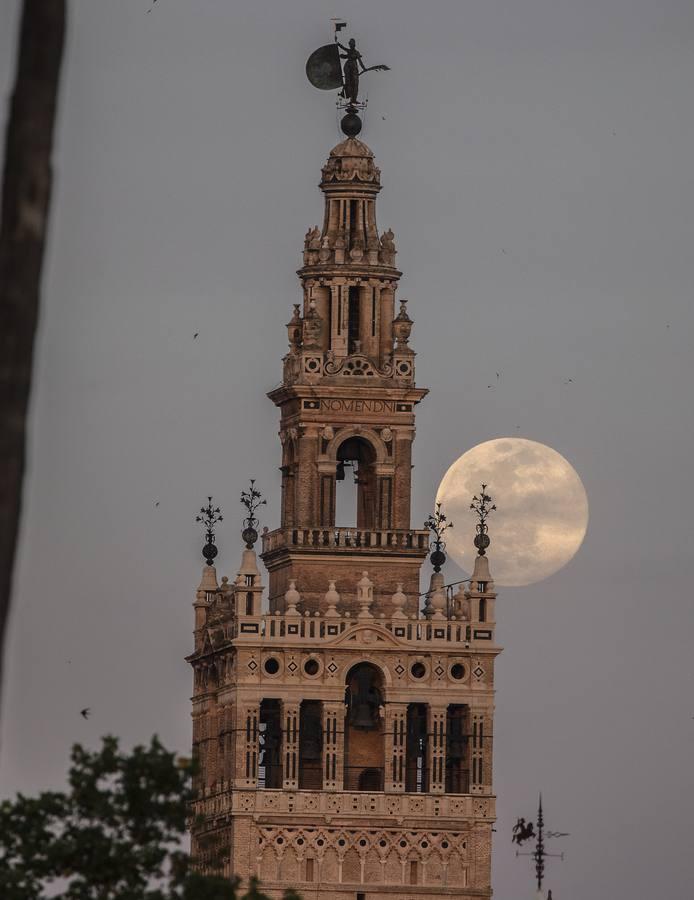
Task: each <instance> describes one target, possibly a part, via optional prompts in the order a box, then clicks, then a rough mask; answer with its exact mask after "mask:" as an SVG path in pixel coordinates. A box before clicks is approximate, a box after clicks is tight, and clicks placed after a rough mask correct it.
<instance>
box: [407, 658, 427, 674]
mask: <svg viewBox="0 0 694 900" xmlns="http://www.w3.org/2000/svg"><path fill="white" fill-rule="evenodd" d="M410 672H412V677H413V678H424V676H425V675H426V673H427V670H426V666H425V665H424V663H421V662H416V663H413V664H412V668H411V669H410Z"/></svg>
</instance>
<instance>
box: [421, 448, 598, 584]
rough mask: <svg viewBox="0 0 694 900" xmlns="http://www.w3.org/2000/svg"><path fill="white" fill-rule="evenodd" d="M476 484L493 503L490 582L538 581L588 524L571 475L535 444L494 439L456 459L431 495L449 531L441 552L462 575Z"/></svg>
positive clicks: (469, 562) (581, 492) (469, 550)
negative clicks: (484, 488)
mask: <svg viewBox="0 0 694 900" xmlns="http://www.w3.org/2000/svg"><path fill="white" fill-rule="evenodd" d="M482 482H484V483H485V484H487V485H488V486H489V490H490V492H491V494H492V495H493V497H494V501H495V503H496V504H497V506H498V510H497V512H496V513H495V514H494V523H493V527H490V537H491V538H492V545H491V548H490V550H489V556H490V559H491V561H492V569H493V572H494V581H495V582H496V584H497V585H514V586H520V585H527V584H534V583H535V582H538V581H542V580H543V579H544V578H547V577H549V576H550V575H553V574H554V573H555V572H558V571H559V569H561V568H562V567H563V566H565V565H566V564H567V563H568V562H569V560H570V559H571V558H572V557H573V556H574V555H575V554H576V552H577V551H578V549H579V547H580V546H581V543H582V542H583V538H584V537H585V533H586V528H587V527H588V497H587V496H586V492H585V488H584V487H583V483H582V482H581V479H580V478H579V476H578V473H577V472H576V470H575V469H574V468H573V466H572V465H571V464H570V463H569V462H567V460H566V459H564V457H563V456H562V455H561V454H560V453H557V451H556V450H553V449H552V448H551V447H547V446H545V445H544V444H540V443H538V442H537V441H530V440H527V439H526V438H516V437H514V438H497V439H495V440H493V441H486V442H485V443H483V444H478V445H477V446H476V447H473V448H472V450H468V451H467V453H464V454H463V455H462V456H461V457H460V458H459V459H457V460H456V461H455V462H454V463H453V465H452V466H451V467H450V468H449V469H448V471H447V472H446V474H445V475H444V477H443V479H442V481H441V484H440V485H439V489H438V492H437V495H436V500H437V502H440V503H441V504H442V505H443V508H444V510H445V511H446V514H447V516H448V517H449V519H451V520H452V521H453V522H455V526H456V527H455V528H454V529H453V530H452V531H450V532H449V533H448V534H447V535H446V537H447V549H448V552H449V553H450V555H451V556H452V558H453V559H454V560H455V561H456V562H457V563H458V565H460V566H461V567H462V568H463V569H464V570H465V571H466V572H471V571H472V566H473V560H474V557H475V552H476V551H475V548H474V546H473V544H472V541H471V539H470V532H471V528H472V526H470V527H469V528H466V527H465V523H467V522H471V521H472V520H471V518H470V515H471V514H470V498H471V497H472V496H473V494H475V492H476V491H478V490H479V486H480V484H481V483H482Z"/></svg>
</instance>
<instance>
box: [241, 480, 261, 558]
mask: <svg viewBox="0 0 694 900" xmlns="http://www.w3.org/2000/svg"><path fill="white" fill-rule="evenodd" d="M266 503H267V500H265V499H263V495H262V494H261V493H260V491H259V490H258V489H257V488H256V486H255V478H251V479H250V487H249V488H248V490H247V491H241V504H242V505H243V506H245V507H246V509H247V511H248V515H247V516H246V518H245V519H244V520H243V525H244V528H243V531H242V532H241V537H242V538H243V541H244V543H245V545H246V547H247V548H248V549H249V550H252V549H253V545H254V544H255V542H256V541H257V540H258V517H257V516H256V514H255V512H256V510H257V509H258V507H259V506H265V504H266Z"/></svg>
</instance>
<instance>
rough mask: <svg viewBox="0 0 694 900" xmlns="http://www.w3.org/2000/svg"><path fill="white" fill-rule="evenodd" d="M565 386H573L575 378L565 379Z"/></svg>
mask: <svg viewBox="0 0 694 900" xmlns="http://www.w3.org/2000/svg"><path fill="white" fill-rule="evenodd" d="M564 384H573V378H565V379H564Z"/></svg>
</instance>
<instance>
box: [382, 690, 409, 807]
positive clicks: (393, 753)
mask: <svg viewBox="0 0 694 900" xmlns="http://www.w3.org/2000/svg"><path fill="white" fill-rule="evenodd" d="M406 746H407V704H406V703H387V704H386V747H385V751H386V752H385V758H386V772H385V789H386V791H387V792H393V793H395V792H400V791H404V790H405V748H406Z"/></svg>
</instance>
